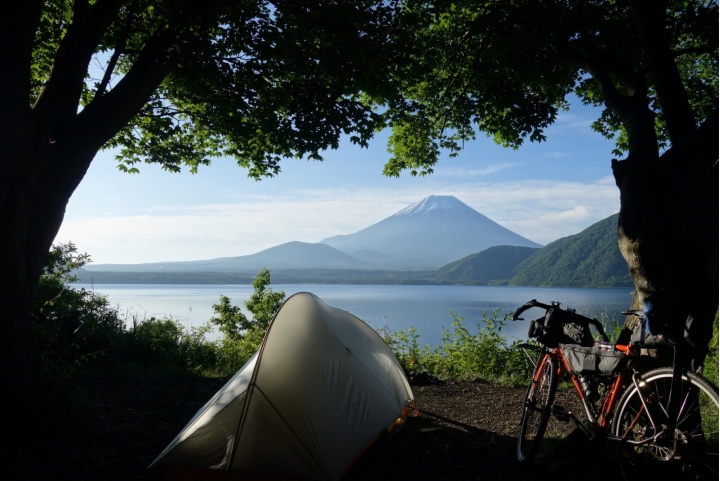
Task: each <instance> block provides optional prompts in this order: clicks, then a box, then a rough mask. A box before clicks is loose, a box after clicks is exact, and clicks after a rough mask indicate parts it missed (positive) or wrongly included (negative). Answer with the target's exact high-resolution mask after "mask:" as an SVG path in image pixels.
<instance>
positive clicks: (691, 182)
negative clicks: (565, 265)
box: [613, 118, 719, 363]
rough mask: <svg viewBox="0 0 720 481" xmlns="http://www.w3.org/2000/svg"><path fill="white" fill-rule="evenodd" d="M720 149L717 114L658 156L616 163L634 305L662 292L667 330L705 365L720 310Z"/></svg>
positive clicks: (635, 155)
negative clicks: (719, 260) (686, 139)
mask: <svg viewBox="0 0 720 481" xmlns="http://www.w3.org/2000/svg"><path fill="white" fill-rule="evenodd" d="M717 146H718V123H717V118H714V119H711V120H710V121H708V122H707V123H706V125H704V126H703V127H702V128H701V129H699V130H698V131H697V132H696V133H695V134H694V135H693V136H692V137H691V138H690V139H689V141H687V142H683V143H682V144H681V145H680V146H676V147H673V148H671V149H670V150H668V151H667V152H665V153H664V154H663V155H662V156H660V157H659V158H657V157H655V156H651V157H653V158H650V159H648V158H647V157H648V156H647V155H642V154H638V153H634V152H631V154H630V155H629V156H628V158H627V159H626V160H624V161H621V162H614V163H613V172H614V174H615V179H616V182H617V185H618V187H619V189H620V199H621V207H620V219H619V225H618V233H619V245H620V250H621V252H622V254H623V256H624V257H625V259H626V261H627V263H628V266H629V268H630V273H631V275H632V277H633V279H634V281H635V288H636V295H635V304H636V305H635V307H641V306H642V300H643V299H644V298H645V297H647V296H649V295H657V296H660V297H662V298H663V299H664V300H665V302H666V304H667V310H668V333H669V335H670V336H671V337H672V338H674V339H676V340H680V341H681V342H682V345H683V346H684V347H685V348H686V349H687V351H688V353H689V354H690V356H691V357H692V358H694V359H696V360H697V361H698V362H700V363H701V362H702V359H704V355H705V352H706V349H707V343H708V341H709V340H710V337H711V333H712V323H713V320H714V318H715V313H716V312H717V309H718V292H719V286H718V180H717V179H718V163H717V159H718V147H717ZM689 319H692V322H691V323H690V325H689V327H688V320H689ZM686 336H689V340H690V341H691V343H694V344H695V345H694V346H693V345H692V344H689V343H688V342H687V341H686V339H685V338H686Z"/></svg>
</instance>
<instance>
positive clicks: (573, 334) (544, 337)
mask: <svg viewBox="0 0 720 481" xmlns="http://www.w3.org/2000/svg"><path fill="white" fill-rule="evenodd" d="M528 337H529V338H532V339H537V340H538V342H540V343H542V344H545V345H546V346H548V347H557V346H558V345H559V344H590V343H591V342H593V337H592V333H591V332H590V321H589V319H588V318H586V317H584V316H581V315H580V314H576V313H575V311H574V310H566V309H561V308H560V307H553V308H551V309H548V310H547V312H546V313H545V317H544V318H543V317H541V318H540V319H536V320H534V321H532V322H531V323H530V326H529V329H528Z"/></svg>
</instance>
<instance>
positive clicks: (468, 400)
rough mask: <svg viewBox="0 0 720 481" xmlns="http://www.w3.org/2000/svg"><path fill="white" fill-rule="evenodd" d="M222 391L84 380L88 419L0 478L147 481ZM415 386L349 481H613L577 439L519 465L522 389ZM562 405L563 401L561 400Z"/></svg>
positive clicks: (18, 456)
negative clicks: (398, 419) (410, 404)
mask: <svg viewBox="0 0 720 481" xmlns="http://www.w3.org/2000/svg"><path fill="white" fill-rule="evenodd" d="M224 382H225V380H224V379H198V378H190V377H179V376H160V375H148V374H147V373H144V372H141V371H138V372H128V371H120V372H114V371H112V372H106V373H104V374H103V375H94V376H91V377H87V378H84V379H82V380H80V382H79V393H80V395H81V397H82V398H83V399H84V400H85V404H86V406H87V412H86V413H85V416H84V419H85V420H84V421H83V422H81V423H75V422H68V423H67V426H65V427H64V428H63V429H62V430H55V434H53V433H52V430H48V432H47V433H38V435H37V436H38V437H37V439H36V440H35V442H34V445H33V447H32V448H31V449H27V448H22V447H20V446H15V447H14V449H13V448H10V449H6V450H5V451H4V455H3V456H2V457H1V458H0V461H2V463H3V464H5V466H4V467H3V468H2V469H0V478H2V479H11V480H18V481H25V480H75V481H84V480H144V479H148V473H147V471H146V467H147V466H148V465H149V464H150V463H151V462H152V461H153V459H154V458H155V457H156V456H157V455H158V454H159V453H160V452H161V451H162V450H163V449H164V447H165V446H166V445H167V444H168V443H169V442H170V441H171V440H172V439H173V438H174V436H175V435H176V434H177V433H178V432H179V431H180V430H181V429H182V428H183V427H184V425H185V423H186V422H187V421H188V420H189V419H190V418H191V417H192V415H193V414H194V413H195V412H196V411H197V410H198V409H199V408H200V407H201V406H202V405H203V404H204V403H205V402H206V401H207V400H208V399H209V398H210V397H211V396H212V395H213V394H214V393H215V392H216V391H217V390H218V389H219V388H220V387H221V386H222V385H223V384H224ZM412 387H413V392H414V394H415V398H416V403H417V406H418V407H419V408H420V411H421V413H420V416H419V417H418V418H413V419H411V420H410V421H409V422H408V423H407V424H406V426H405V427H404V428H403V429H402V430H400V431H399V432H398V433H397V434H395V435H393V436H391V437H390V438H389V439H387V440H386V441H384V442H383V443H381V444H380V445H378V446H376V447H374V448H373V449H372V450H371V451H369V452H368V453H367V454H365V455H364V456H363V457H362V458H361V459H360V460H359V462H358V463H357V464H356V465H355V466H354V467H353V469H352V470H351V471H349V472H348V474H347V475H346V476H345V478H344V479H345V480H347V481H370V480H373V481H375V480H377V481H384V480H388V481H389V480H392V481H403V480H414V481H418V480H420V481H422V480H495V479H507V480H515V479H526V480H545V479H551V478H552V479H553V480H556V481H557V480H587V479H604V478H606V477H608V476H617V474H616V465H615V463H614V462H613V461H608V460H606V459H605V458H603V456H602V454H601V450H600V449H599V448H598V447H597V446H594V445H592V444H589V443H588V442H587V441H586V440H585V439H584V438H583V437H582V436H578V433H577V432H573V433H572V434H571V435H570V437H569V438H566V439H565V441H562V442H560V443H559V448H557V449H555V450H554V451H553V454H551V455H549V456H545V457H543V458H541V459H539V460H538V461H537V462H536V463H535V464H534V465H533V466H531V467H529V468H521V467H520V466H518V463H517V461H516V458H515V445H516V433H517V426H518V420H519V414H520V406H521V400H522V396H523V394H524V391H525V390H524V389H523V388H511V387H504V386H496V385H493V384H487V383H478V382H471V383H445V382H423V383H418V382H416V383H415V384H413V386H412ZM562 396H563V394H562V392H561V393H560V399H561V400H562ZM558 402H565V401H558ZM567 402H568V403H569V401H567ZM549 429H550V431H551V432H553V433H554V434H555V436H558V437H560V438H563V437H564V436H565V435H566V434H568V433H570V432H571V431H572V426H568V425H565V424H560V423H559V422H557V421H553V424H552V425H551V426H550V428H549Z"/></svg>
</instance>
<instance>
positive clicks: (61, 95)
mask: <svg viewBox="0 0 720 481" xmlns="http://www.w3.org/2000/svg"><path fill="white" fill-rule="evenodd" d="M125 1H126V0H99V1H98V2H97V3H95V4H94V5H93V6H92V7H89V6H88V5H87V1H79V2H76V3H75V5H74V9H73V10H74V13H73V21H72V23H71V24H70V26H69V27H68V30H67V33H66V34H65V37H64V38H63V40H62V42H61V43H60V47H59V48H58V51H57V54H56V56H55V62H54V64H53V69H52V74H51V75H50V78H49V79H48V81H47V83H46V84H45V87H44V88H43V91H42V92H41V93H40V95H39V96H38V99H37V101H36V102H35V106H34V109H35V111H36V113H37V115H38V116H39V117H42V118H45V119H52V121H51V123H54V124H55V125H63V124H65V123H67V122H68V121H69V119H71V118H73V117H74V116H75V114H76V113H77V109H78V105H79V103H80V95H81V94H82V90H83V86H84V82H85V75H86V73H87V68H88V65H89V64H90V59H91V58H92V55H93V53H95V50H96V48H97V45H98V44H99V43H100V40H101V39H102V36H103V34H104V33H105V31H106V30H107V28H108V27H109V26H110V24H111V23H112V22H113V21H114V20H115V18H116V15H117V13H118V11H119V9H120V7H121V6H122V4H123V3H124V2H125Z"/></svg>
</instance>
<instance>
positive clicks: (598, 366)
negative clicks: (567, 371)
mask: <svg viewBox="0 0 720 481" xmlns="http://www.w3.org/2000/svg"><path fill="white" fill-rule="evenodd" d="M560 349H562V352H563V355H564V356H565V359H567V362H568V364H570V367H571V368H572V371H573V372H574V373H575V374H578V375H582V374H599V375H601V376H615V375H617V374H618V373H619V372H620V369H621V368H622V363H623V359H625V355H623V353H622V352H620V351H606V350H601V349H599V348H597V347H595V346H593V347H585V346H578V345H577V344H560Z"/></svg>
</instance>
